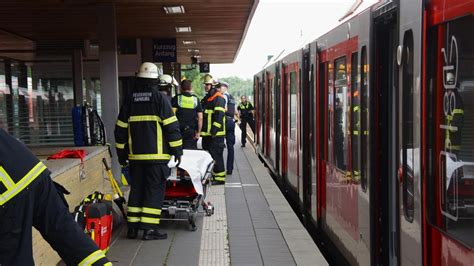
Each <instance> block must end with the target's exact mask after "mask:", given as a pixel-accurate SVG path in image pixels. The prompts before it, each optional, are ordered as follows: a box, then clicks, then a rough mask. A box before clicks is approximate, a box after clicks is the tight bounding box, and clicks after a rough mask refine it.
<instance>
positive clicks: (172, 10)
mask: <svg viewBox="0 0 474 266" xmlns="http://www.w3.org/2000/svg"><path fill="white" fill-rule="evenodd" d="M163 10H164V11H165V12H166V14H184V12H185V11H184V6H164V7H163Z"/></svg>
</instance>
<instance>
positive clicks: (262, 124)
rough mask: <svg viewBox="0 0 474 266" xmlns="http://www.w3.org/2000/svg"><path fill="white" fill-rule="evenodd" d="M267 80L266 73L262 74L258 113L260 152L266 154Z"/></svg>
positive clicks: (259, 85)
mask: <svg viewBox="0 0 474 266" xmlns="http://www.w3.org/2000/svg"><path fill="white" fill-rule="evenodd" d="M265 78H266V73H265V72H262V76H261V77H260V83H259V84H258V87H259V92H260V95H259V96H258V97H259V105H260V111H259V112H258V114H257V115H258V116H259V121H260V129H259V142H260V152H261V153H262V155H263V154H265V141H266V136H265V134H266V131H267V130H266V126H267V119H266V118H267V112H266V111H267V97H266V96H267V90H266V89H265Z"/></svg>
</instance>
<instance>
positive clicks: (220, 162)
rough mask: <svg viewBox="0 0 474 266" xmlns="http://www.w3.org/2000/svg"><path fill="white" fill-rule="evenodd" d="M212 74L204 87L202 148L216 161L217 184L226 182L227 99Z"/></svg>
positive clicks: (214, 174)
mask: <svg viewBox="0 0 474 266" xmlns="http://www.w3.org/2000/svg"><path fill="white" fill-rule="evenodd" d="M216 86H217V82H216V81H215V80H214V79H213V78H212V76H210V75H208V76H205V79H204V89H205V90H206V92H207V94H206V96H205V97H204V98H203V99H202V105H203V108H204V119H203V120H204V121H203V125H202V131H201V136H202V148H203V149H205V150H207V151H209V153H210V154H211V156H212V158H213V159H214V161H215V162H216V163H215V164H214V170H213V176H214V183H215V184H224V183H225V177H226V172H225V165H224V138H225V134H226V125H225V123H226V121H225V120H226V118H225V99H224V96H223V95H222V94H221V93H220V92H219V91H218V90H217V88H216Z"/></svg>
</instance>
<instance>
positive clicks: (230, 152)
mask: <svg viewBox="0 0 474 266" xmlns="http://www.w3.org/2000/svg"><path fill="white" fill-rule="evenodd" d="M225 127H226V135H225V145H226V147H227V164H226V166H227V167H226V169H227V173H229V174H231V173H232V171H233V170H234V144H235V122H234V119H233V118H232V117H229V116H228V117H227V119H226V126H225Z"/></svg>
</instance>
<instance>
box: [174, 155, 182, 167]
mask: <svg viewBox="0 0 474 266" xmlns="http://www.w3.org/2000/svg"><path fill="white" fill-rule="evenodd" d="M174 162H175V163H176V166H175V167H176V168H178V166H179V165H180V164H181V156H174Z"/></svg>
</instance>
